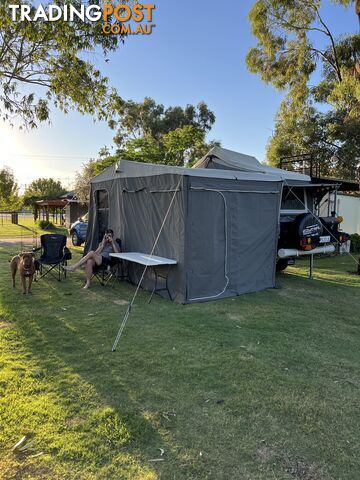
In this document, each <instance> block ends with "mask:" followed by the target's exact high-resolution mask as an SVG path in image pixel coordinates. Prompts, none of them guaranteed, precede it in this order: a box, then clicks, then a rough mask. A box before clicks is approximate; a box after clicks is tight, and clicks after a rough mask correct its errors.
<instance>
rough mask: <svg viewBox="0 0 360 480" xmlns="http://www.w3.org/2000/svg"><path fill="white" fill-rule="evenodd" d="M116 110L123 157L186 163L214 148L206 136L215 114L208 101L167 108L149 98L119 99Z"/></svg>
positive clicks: (118, 142) (115, 126) (115, 124)
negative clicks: (120, 100) (208, 142)
mask: <svg viewBox="0 0 360 480" xmlns="http://www.w3.org/2000/svg"><path fill="white" fill-rule="evenodd" d="M116 112H117V116H116V118H115V119H113V120H112V121H111V122H110V126H111V127H112V128H113V129H115V130H116V134H115V137H114V141H115V144H116V145H117V147H118V150H117V155H118V156H119V157H122V158H127V159H129V160H137V161H142V162H148V163H165V164H168V165H180V166H183V165H185V164H188V163H192V162H193V161H194V160H195V159H196V157H197V156H198V154H199V153H201V152H204V151H205V150H208V149H209V148H211V146H209V144H207V143H206V140H205V137H206V134H207V133H208V132H209V131H210V130H211V128H212V126H213V124H214V123H215V115H214V113H213V112H212V111H211V110H210V109H209V108H208V106H207V105H206V103H204V102H200V103H199V104H198V105H197V106H194V105H186V107H185V108H183V107H180V106H175V107H169V108H165V107H164V105H162V104H157V103H156V102H155V100H153V99H152V98H149V97H146V98H145V99H144V101H143V102H134V101H132V100H129V101H122V102H118V104H117V108H116ZM217 143H218V142H217ZM211 145H212V144H211Z"/></svg>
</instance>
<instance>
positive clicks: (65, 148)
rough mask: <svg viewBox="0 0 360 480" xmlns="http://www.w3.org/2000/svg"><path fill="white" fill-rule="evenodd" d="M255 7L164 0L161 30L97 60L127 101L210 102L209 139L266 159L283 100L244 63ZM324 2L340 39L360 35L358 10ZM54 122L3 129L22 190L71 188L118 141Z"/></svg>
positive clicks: (86, 120) (87, 121)
mask: <svg viewBox="0 0 360 480" xmlns="http://www.w3.org/2000/svg"><path fill="white" fill-rule="evenodd" d="M253 3H254V2H253V0H243V1H239V0H228V1H227V2H226V8H225V7H222V6H221V4H219V3H218V2H215V0H197V1H196V2H194V1H193V0H183V1H182V2H181V3H179V2H178V1H177V0H157V1H155V5H156V11H155V12H154V23H155V24H156V28H155V30H154V33H153V34H152V35H151V36H145V37H131V38H129V39H128V40H127V41H126V44H125V45H124V46H122V47H120V49H119V50H118V51H117V52H116V53H115V54H113V55H112V56H111V59H110V62H109V63H105V62H104V59H103V58H101V56H99V55H97V57H96V58H95V61H96V64H97V65H98V66H99V67H100V68H101V70H102V71H103V72H104V74H105V75H107V76H108V77H109V78H110V83H111V85H112V86H115V87H116V88H117V89H118V91H119V93H120V95H122V96H123V98H126V99H130V98H131V99H134V100H137V101H140V100H142V99H143V98H144V97H145V96H151V97H153V98H154V99H155V100H156V101H157V102H159V103H164V104H165V106H170V105H181V106H185V105H186V104H187V103H192V104H197V103H198V102H199V101H202V100H203V101H205V102H206V103H207V104H208V106H209V108H210V109H212V110H213V111H214V113H215V115H216V124H215V126H214V128H213V130H212V131H211V132H210V135H209V138H210V139H211V138H215V139H218V140H221V142H222V145H223V146H224V147H225V148H230V149H233V150H237V151H240V152H243V153H246V154H250V155H254V156H256V157H257V158H258V159H259V160H260V161H263V160H264V159H265V148H266V143H267V141H268V138H269V137H270V135H271V133H272V129H273V127H274V116H275V114H276V111H277V109H278V107H279V104H280V101H281V98H282V96H281V95H280V94H279V93H278V92H276V91H275V90H274V89H273V88H272V87H270V86H267V85H265V84H264V83H263V82H262V81H261V79H260V78H259V77H258V76H256V75H252V74H250V73H249V72H248V71H247V68H246V65H245V56H246V53H247V51H248V49H249V48H250V47H251V46H254V45H255V44H256V40H255V38H253V37H252V35H251V31H250V25H249V23H248V20H247V15H248V12H249V10H250V8H251V6H252V5H253ZM324 4H325V5H324V8H323V16H324V18H325V20H326V21H327V22H328V24H329V25H330V27H331V28H332V29H333V31H334V32H335V34H338V33H340V32H344V31H357V29H358V23H357V18H356V16H355V14H354V11H353V7H351V8H348V9H344V8H343V7H339V6H338V7H336V6H335V7H334V5H331V6H329V1H325V2H324ZM51 120H52V123H51V125H41V126H40V127H39V128H38V129H37V130H33V131H30V132H20V131H19V130H18V129H16V128H15V129H12V128H10V127H7V126H6V125H5V124H2V125H1V126H0V167H1V166H3V165H8V166H10V167H12V168H13V170H14V173H15V176H16V177H17V179H18V181H19V183H20V184H21V185H25V184H28V183H30V182H31V180H33V179H35V178H38V177H40V176H41V177H52V178H56V179H60V180H62V181H63V183H64V185H65V186H69V187H70V186H71V183H72V181H73V179H74V175H75V172H76V171H77V170H79V169H80V167H81V164H82V163H83V162H84V161H86V160H88V159H89V158H92V157H96V156H97V152H98V151H99V149H100V148H101V147H102V146H104V145H107V146H111V144H112V137H113V132H112V131H110V130H109V128H108V127H107V125H106V124H99V123H94V121H93V119H92V118H91V117H89V116H88V117H84V116H81V115H79V114H77V113H71V114H70V115H67V116H65V115H63V114H62V113H61V112H59V111H56V110H54V111H53V114H52V118H51Z"/></svg>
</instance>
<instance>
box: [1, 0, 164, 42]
mask: <svg viewBox="0 0 360 480" xmlns="http://www.w3.org/2000/svg"><path fill="white" fill-rule="evenodd" d="M9 10H10V15H11V19H12V21H13V22H37V21H43V22H58V21H64V22H74V21H81V22H84V23H85V22H100V21H101V20H102V22H103V24H102V31H103V33H104V35H150V34H151V33H152V31H153V28H154V27H155V25H154V24H153V23H152V21H153V11H154V10H155V5H153V4H141V3H137V4H135V5H132V6H129V5H126V4H121V3H118V4H117V3H115V2H113V1H104V2H103V5H102V6H100V5H96V4H93V5H92V4H89V5H85V4H81V5H80V6H74V5H72V4H65V5H62V6H60V5H55V4H50V5H46V6H43V5H42V4H40V5H39V6H38V7H31V6H30V5H28V4H21V3H20V4H12V5H9Z"/></svg>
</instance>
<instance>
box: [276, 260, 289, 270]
mask: <svg viewBox="0 0 360 480" xmlns="http://www.w3.org/2000/svg"><path fill="white" fill-rule="evenodd" d="M287 266H288V260H287V258H279V259H278V261H277V262H276V271H277V272H283V271H284V270H285V269H286V268H287Z"/></svg>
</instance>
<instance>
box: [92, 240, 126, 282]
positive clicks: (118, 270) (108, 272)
mask: <svg viewBox="0 0 360 480" xmlns="http://www.w3.org/2000/svg"><path fill="white" fill-rule="evenodd" d="M115 242H116V243H117V244H118V246H119V250H120V252H122V248H121V240H120V238H116V239H115ZM123 270H124V265H123V261H122V260H121V259H119V258H114V257H110V264H108V265H103V264H101V265H100V266H95V267H94V273H93V276H92V278H96V280H98V282H99V283H100V284H101V285H102V286H105V285H107V284H108V283H109V282H110V281H111V282H112V283H114V282H118V281H120V280H121V279H122V278H125V276H126V275H123V274H122V272H123Z"/></svg>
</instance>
